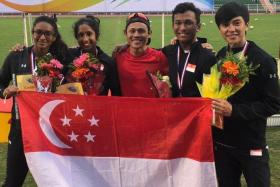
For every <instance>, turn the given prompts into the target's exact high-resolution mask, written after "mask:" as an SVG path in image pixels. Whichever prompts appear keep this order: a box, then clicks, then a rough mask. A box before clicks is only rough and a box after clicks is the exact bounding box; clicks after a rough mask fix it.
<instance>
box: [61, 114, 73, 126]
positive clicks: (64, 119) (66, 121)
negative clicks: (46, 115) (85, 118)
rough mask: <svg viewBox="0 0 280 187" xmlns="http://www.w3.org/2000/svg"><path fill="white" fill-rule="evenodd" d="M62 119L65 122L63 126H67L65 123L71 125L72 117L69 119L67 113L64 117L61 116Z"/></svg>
mask: <svg viewBox="0 0 280 187" xmlns="http://www.w3.org/2000/svg"><path fill="white" fill-rule="evenodd" d="M60 120H61V121H62V122H63V124H62V126H65V125H68V126H70V121H71V120H72V119H69V118H67V117H66V115H64V118H61V119H60Z"/></svg>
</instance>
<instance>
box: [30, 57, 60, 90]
mask: <svg viewBox="0 0 280 187" xmlns="http://www.w3.org/2000/svg"><path fill="white" fill-rule="evenodd" d="M35 62H36V66H37V69H36V71H35V75H33V77H32V80H33V82H34V84H35V87H36V89H37V91H39V92H49V91H52V92H55V90H56V87H57V86H59V85H60V84H61V82H62V80H63V78H64V77H63V75H62V73H61V72H62V68H63V65H62V64H61V63H60V62H59V61H58V60H57V59H54V58H53V56H52V55H51V54H50V53H48V54H46V55H44V56H42V57H38V58H36V59H35Z"/></svg>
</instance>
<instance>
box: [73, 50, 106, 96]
mask: <svg viewBox="0 0 280 187" xmlns="http://www.w3.org/2000/svg"><path fill="white" fill-rule="evenodd" d="M70 73H71V74H70V77H69V78H68V79H69V81H70V82H80V83H81V84H82V87H83V90H84V92H85V93H86V94H87V95H99V94H100V92H101V91H102V86H103V81H104V79H105V74H104V65H103V64H102V63H100V61H99V60H98V59H97V58H96V57H95V56H94V55H93V54H91V53H83V54H82V55H81V56H80V57H78V58H76V59H75V60H74V61H73V63H72V64H70Z"/></svg>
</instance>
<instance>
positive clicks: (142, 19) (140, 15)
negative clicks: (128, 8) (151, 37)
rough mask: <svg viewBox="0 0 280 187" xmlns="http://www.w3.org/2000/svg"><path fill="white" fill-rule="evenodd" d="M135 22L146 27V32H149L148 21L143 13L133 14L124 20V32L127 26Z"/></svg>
mask: <svg viewBox="0 0 280 187" xmlns="http://www.w3.org/2000/svg"><path fill="white" fill-rule="evenodd" d="M135 22H141V23H144V24H145V25H146V26H147V28H148V31H149V32H151V25H150V20H149V18H148V17H147V16H146V15H144V14H143V13H133V14H131V15H129V16H128V18H127V19H126V25H125V31H126V30H127V27H128V25H130V24H131V23H135Z"/></svg>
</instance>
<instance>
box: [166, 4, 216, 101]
mask: <svg viewBox="0 0 280 187" xmlns="http://www.w3.org/2000/svg"><path fill="white" fill-rule="evenodd" d="M200 14H201V11H200V10H199V9H198V8H196V7H195V6H194V5H193V3H180V4H178V5H177V6H176V7H175V9H174V10H173V12H172V27H173V31H174V34H175V35H176V37H177V44H176V45H168V46H166V47H164V48H163V49H162V51H163V53H164V54H165V55H166V57H167V58H168V63H169V77H170V82H171V85H172V95H173V97H200V93H199V90H198V88H197V85H196V82H199V83H201V82H202V77H203V74H204V73H205V74H209V73H210V68H211V66H212V65H213V64H215V63H216V58H215V55H214V54H213V53H212V52H211V51H210V50H208V49H206V48H203V47H202V45H201V44H202V43H205V42H206V39H204V40H202V39H199V38H197V36H196V34H197V32H198V31H199V30H200V25H201V24H200Z"/></svg>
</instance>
